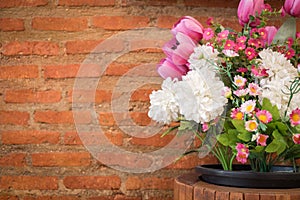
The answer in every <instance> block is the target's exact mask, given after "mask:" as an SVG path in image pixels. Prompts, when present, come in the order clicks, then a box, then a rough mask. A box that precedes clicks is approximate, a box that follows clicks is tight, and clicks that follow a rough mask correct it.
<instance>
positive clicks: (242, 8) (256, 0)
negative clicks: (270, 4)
mask: <svg viewBox="0 0 300 200" xmlns="http://www.w3.org/2000/svg"><path fill="white" fill-rule="evenodd" d="M263 9H264V0H241V1H240V3H239V6H238V18H239V22H240V24H241V25H242V26H244V25H245V24H247V23H248V22H249V20H250V15H251V16H255V15H256V13H258V14H260V13H261V11H262V10H263ZM255 24H257V23H255Z"/></svg>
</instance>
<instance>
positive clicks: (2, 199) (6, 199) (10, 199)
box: [0, 195, 19, 200]
mask: <svg viewBox="0 0 300 200" xmlns="http://www.w3.org/2000/svg"><path fill="white" fill-rule="evenodd" d="M0 200H19V198H18V197H17V196H10V195H1V196H0Z"/></svg>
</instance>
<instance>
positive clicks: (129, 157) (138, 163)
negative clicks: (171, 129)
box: [96, 148, 153, 170]
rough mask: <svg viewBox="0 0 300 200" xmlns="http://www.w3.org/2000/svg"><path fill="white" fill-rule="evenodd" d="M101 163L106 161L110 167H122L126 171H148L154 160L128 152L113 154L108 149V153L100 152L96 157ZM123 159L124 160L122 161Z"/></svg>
mask: <svg viewBox="0 0 300 200" xmlns="http://www.w3.org/2000/svg"><path fill="white" fill-rule="evenodd" d="M96 158H97V159H98V160H99V161H102V162H103V161H104V163H105V165H108V166H114V165H117V166H120V167H124V168H125V169H134V170H135V169H143V168H145V169H147V168H149V167H150V166H151V164H153V163H152V159H151V158H149V157H145V156H142V155H141V154H130V153H128V152H111V150H110V149H109V148H108V149H106V152H100V153H98V155H97V156H96ZM120 158H122V159H120Z"/></svg>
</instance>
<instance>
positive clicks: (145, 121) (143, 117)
mask: <svg viewBox="0 0 300 200" xmlns="http://www.w3.org/2000/svg"><path fill="white" fill-rule="evenodd" d="M130 117H131V119H132V120H133V121H134V122H135V123H136V124H138V125H140V126H146V125H149V124H150V122H151V119H150V118H149V117H148V113H146V112H131V113H130Z"/></svg>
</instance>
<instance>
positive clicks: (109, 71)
mask: <svg viewBox="0 0 300 200" xmlns="http://www.w3.org/2000/svg"><path fill="white" fill-rule="evenodd" d="M135 66H137V64H124V63H114V62H113V63H111V64H110V65H109V66H108V67H107V68H106V71H105V75H108V76H121V75H123V74H125V73H127V72H128V71H129V70H131V69H133V68H134V67H135Z"/></svg>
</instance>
